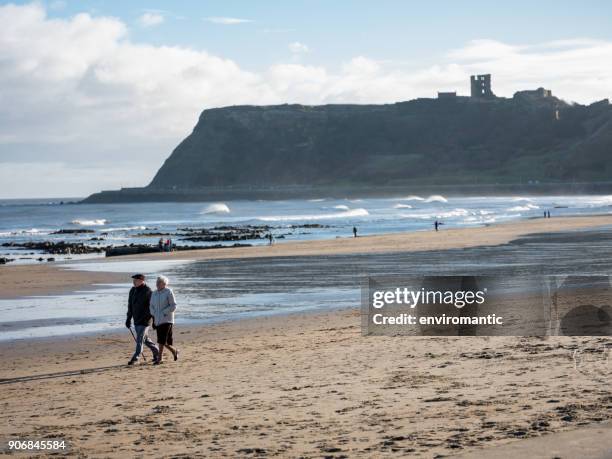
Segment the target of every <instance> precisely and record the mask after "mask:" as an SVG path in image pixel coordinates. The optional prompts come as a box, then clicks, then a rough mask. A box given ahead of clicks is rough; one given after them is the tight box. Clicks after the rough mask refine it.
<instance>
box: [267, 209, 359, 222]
mask: <svg viewBox="0 0 612 459" xmlns="http://www.w3.org/2000/svg"><path fill="white" fill-rule="evenodd" d="M368 215H370V213H369V212H368V211H367V210H366V209H362V208H359V209H351V210H347V211H344V212H336V213H333V214H307V215H272V216H266V217H258V218H257V220H261V221H264V222H283V221H300V220H330V219H334V218H351V217H367V216H368Z"/></svg>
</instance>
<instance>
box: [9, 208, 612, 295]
mask: <svg viewBox="0 0 612 459" xmlns="http://www.w3.org/2000/svg"><path fill="white" fill-rule="evenodd" d="M609 225H612V215H599V216H588V217H560V218H551V219H544V218H540V219H532V220H521V221H516V222H511V223H504V224H498V225H492V226H486V227H481V228H457V229H445V228H444V227H442V230H441V231H439V232H437V233H436V232H434V231H418V232H407V233H397V234H385V235H376V236H363V237H358V238H351V237H347V238H337V239H331V240H322V241H305V242H286V243H285V242H278V243H276V244H274V245H273V246H271V247H270V246H265V245H264V246H255V247H241V248H225V249H205V250H190V251H181V252H172V253H151V254H144V255H128V256H122V257H112V258H103V259H97V260H96V262H102V263H104V262H109V261H110V262H117V261H121V260H181V259H184V260H221V259H238V258H259V257H289V256H314V255H342V254H374V253H398V252H419V251H427V250H444V249H455V248H467V247H477V246H487V245H498V244H505V243H508V242H509V241H511V240H513V239H516V238H519V237H521V236H525V235H527V234H538V233H548V232H560V231H571V230H580V229H586V228H596V227H600V226H609ZM85 262H88V261H85ZM61 267H62V264H61V263H57V264H46V265H21V266H11V265H3V266H0V285H1V287H0V298H14V297H16V296H27V295H44V294H52V293H61V292H66V291H70V290H73V289H76V288H90V287H91V286H92V285H94V284H96V283H111V282H120V281H124V280H125V275H117V274H115V273H90V272H86V273H85V272H79V271H68V270H65V269H61Z"/></svg>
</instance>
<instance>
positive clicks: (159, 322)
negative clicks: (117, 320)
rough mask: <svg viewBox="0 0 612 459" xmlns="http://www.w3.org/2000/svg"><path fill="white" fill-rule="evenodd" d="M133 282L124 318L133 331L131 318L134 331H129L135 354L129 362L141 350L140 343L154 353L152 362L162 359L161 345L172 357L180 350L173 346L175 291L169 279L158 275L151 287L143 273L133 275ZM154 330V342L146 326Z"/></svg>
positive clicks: (139, 354)
mask: <svg viewBox="0 0 612 459" xmlns="http://www.w3.org/2000/svg"><path fill="white" fill-rule="evenodd" d="M132 283H133V284H134V286H133V287H132V288H131V289H130V293H129V296H128V308H127V318H126V320H125V326H126V327H127V328H129V329H130V332H132V321H133V322H134V329H135V330H136V334H135V335H134V333H133V332H132V336H133V337H134V341H135V342H136V350H135V351H134V355H132V358H131V359H130V361H129V362H128V365H134V364H135V363H136V362H138V360H139V359H140V356H141V355H142V354H143V352H142V351H143V347H144V346H147V347H148V348H149V349H150V350H151V352H152V353H153V364H154V365H160V364H162V363H164V348H167V349H168V350H169V351H170V352H171V353H172V356H173V357H174V360H175V361H176V360H178V358H179V350H178V348H176V347H174V342H173V337H172V329H173V327H174V312H175V311H176V300H175V299H174V293H173V292H172V290H171V289H170V288H168V284H169V280H168V278H167V277H165V276H159V277H158V278H157V281H156V287H157V288H156V290H155V291H153V290H151V289H150V288H149V286H148V285H147V284H146V282H145V276H144V274H134V275H133V276H132ZM150 327H153V329H154V330H155V331H157V344H155V343H154V342H153V341H152V340H151V339H150V338H149V329H150Z"/></svg>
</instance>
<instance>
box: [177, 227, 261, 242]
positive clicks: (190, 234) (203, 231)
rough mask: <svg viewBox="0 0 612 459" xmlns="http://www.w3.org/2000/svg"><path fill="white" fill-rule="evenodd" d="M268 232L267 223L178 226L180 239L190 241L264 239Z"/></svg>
mask: <svg viewBox="0 0 612 459" xmlns="http://www.w3.org/2000/svg"><path fill="white" fill-rule="evenodd" d="M268 233H270V227H269V226H267V225H246V226H215V227H213V228H200V229H194V228H179V234H183V237H182V240H184V241H190V242H221V241H245V240H250V239H265V238H266V236H267V234H268Z"/></svg>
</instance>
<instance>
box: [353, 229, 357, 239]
mask: <svg viewBox="0 0 612 459" xmlns="http://www.w3.org/2000/svg"><path fill="white" fill-rule="evenodd" d="M353 237H357V227H356V226H353Z"/></svg>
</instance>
